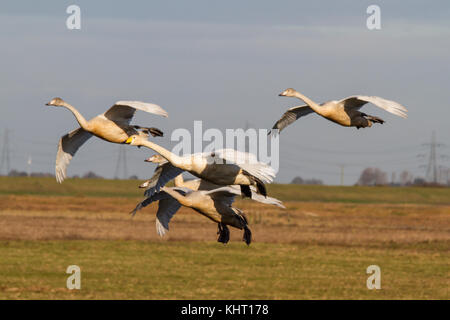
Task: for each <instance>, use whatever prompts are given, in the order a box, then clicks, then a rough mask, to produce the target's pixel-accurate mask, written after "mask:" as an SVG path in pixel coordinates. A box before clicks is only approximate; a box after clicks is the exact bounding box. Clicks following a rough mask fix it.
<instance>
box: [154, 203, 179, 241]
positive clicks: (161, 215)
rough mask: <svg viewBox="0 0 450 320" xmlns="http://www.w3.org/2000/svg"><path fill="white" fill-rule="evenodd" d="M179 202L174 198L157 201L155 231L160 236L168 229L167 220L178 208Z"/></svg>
mask: <svg viewBox="0 0 450 320" xmlns="http://www.w3.org/2000/svg"><path fill="white" fill-rule="evenodd" d="M180 207H181V204H180V203H179V202H178V201H177V200H175V199H174V198H172V197H171V198H170V199H164V200H161V201H159V205H158V211H157V212H156V221H155V223H156V233H157V234H158V235H159V236H160V237H162V236H163V235H165V234H166V231H169V222H170V220H171V219H172V217H173V216H174V215H175V213H177V211H178V209H180Z"/></svg>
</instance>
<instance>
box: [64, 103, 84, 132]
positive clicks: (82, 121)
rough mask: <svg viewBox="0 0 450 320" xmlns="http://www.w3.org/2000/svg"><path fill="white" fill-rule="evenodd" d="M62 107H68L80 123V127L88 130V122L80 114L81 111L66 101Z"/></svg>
mask: <svg viewBox="0 0 450 320" xmlns="http://www.w3.org/2000/svg"><path fill="white" fill-rule="evenodd" d="M62 106H63V107H65V108H66V109H69V110H70V111H71V112H72V113H73V115H74V116H75V118H76V119H77V121H78V123H79V124H80V127H82V128H83V129H84V130H86V131H89V125H88V122H87V121H86V119H85V118H84V117H83V116H82V115H81V113H79V112H78V110H77V109H75V107H73V106H71V105H70V104H68V103H67V102H65V103H64V104H63V105H62Z"/></svg>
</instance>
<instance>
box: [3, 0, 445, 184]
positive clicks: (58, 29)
mask: <svg viewBox="0 0 450 320" xmlns="http://www.w3.org/2000/svg"><path fill="white" fill-rule="evenodd" d="M72 4H75V5H78V6H79V7H80V9H81V30H69V29H67V27H66V19H67V18H68V17H69V14H67V13H66V8H67V7H68V6H69V5H72ZM372 4H376V5H378V6H379V7H380V9H381V29H380V30H369V29H368V28H367V26H366V20H367V18H368V17H369V14H367V13H366V9H367V7H368V6H369V5H372ZM449 16H450V3H449V2H448V1H433V2H429V1H408V2H403V1H339V2H338V1H314V2H311V1H265V0H263V1H206V0H205V1H170V2H168V1H131V2H123V1H120V2H119V1H95V2H94V1H39V2H37V1H20V2H18V1H2V2H1V3H0V43H1V50H0V57H1V59H0V66H1V76H0V152H2V150H4V137H5V129H8V137H9V139H8V147H9V151H10V152H9V153H10V159H11V169H17V170H23V171H27V170H28V167H27V161H28V159H29V157H31V158H32V164H31V168H30V169H31V171H34V172H54V165H55V157H56V151H57V143H58V140H59V138H60V137H61V136H62V135H64V134H66V133H67V132H69V131H71V130H72V129H74V128H76V127H77V123H76V121H75V118H74V117H73V115H72V114H71V113H70V112H69V111H68V110H65V109H63V108H53V107H48V106H45V103H46V102H48V101H49V100H51V98H53V97H57V96H58V97H62V98H63V99H64V100H66V101H67V102H69V103H70V104H72V105H73V106H75V107H76V108H77V109H78V110H79V111H80V112H81V113H82V114H83V115H84V116H85V117H86V118H91V117H94V116H96V115H97V114H101V113H103V112H104V111H106V110H107V109H108V108H109V107H110V106H112V105H113V104H114V102H116V101H118V100H141V101H146V102H152V103H156V104H158V105H160V106H162V107H163V108H164V109H165V110H167V111H168V112H169V118H161V117H158V116H155V115H151V114H147V113H145V112H137V113H136V115H135V118H134V120H133V123H135V124H139V125H143V126H154V127H158V128H160V129H161V130H163V131H164V132H165V136H164V137H163V138H158V139H155V140H154V141H155V142H157V143H159V144H161V145H162V146H164V147H166V148H169V149H171V148H172V147H173V146H174V145H175V142H173V141H170V137H171V133H172V132H173V130H175V129H177V128H186V129H188V130H190V131H192V130H193V123H194V121H196V120H202V121H203V128H204V130H206V129H207V128H218V129H220V130H223V131H225V129H228V128H231V129H233V128H245V127H246V125H249V126H250V127H254V128H264V129H266V128H270V127H272V125H273V123H274V122H275V121H276V120H277V119H279V117H280V116H281V115H282V114H283V113H284V111H286V110H287V109H288V108H289V107H292V106H295V105H299V104H302V102H300V101H298V100H296V99H293V98H286V97H279V96H278V94H279V93H280V92H281V91H283V90H284V89H286V88H289V87H293V88H295V89H296V90H298V91H299V92H302V93H303V94H305V95H306V96H308V97H310V98H311V99H312V100H314V101H316V102H325V101H328V100H339V99H342V98H344V97H347V96H350V95H355V94H362V95H376V96H381V97H383V98H386V99H390V100H394V101H397V102H399V103H401V104H403V105H404V106H406V107H407V109H408V119H402V118H399V117H396V116H395V115H392V114H389V113H387V112H385V111H384V110H382V109H379V108H377V107H375V106H373V105H367V106H365V107H364V108H363V109H362V110H363V111H364V112H366V113H369V114H372V115H375V116H379V117H381V118H382V119H384V120H386V123H385V124H383V125H375V126H373V127H372V128H368V129H361V130H357V129H355V128H346V127H341V126H338V125H336V124H334V123H332V122H329V121H326V120H324V119H323V118H321V117H319V116H317V115H310V116H308V117H305V118H302V119H300V120H298V121H297V122H296V123H294V124H293V125H291V126H290V127H288V128H287V129H285V131H283V132H282V133H281V136H280V170H279V172H278V173H277V177H276V179H275V181H276V182H280V183H288V182H290V181H291V180H292V179H293V178H294V177H295V176H301V177H302V178H308V179H309V178H318V179H321V180H323V181H324V182H325V183H327V184H340V181H341V180H340V179H341V166H344V184H346V185H351V184H354V183H355V182H356V181H357V179H358V177H359V175H360V173H361V171H362V170H363V169H364V168H366V167H378V168H380V169H382V170H383V171H385V172H387V173H388V175H389V177H390V178H391V175H392V173H394V174H395V175H396V179H398V176H399V174H400V172H401V171H403V170H409V171H410V172H411V173H413V174H414V176H416V177H417V176H424V175H425V168H424V165H426V164H427V160H428V159H427V157H428V154H429V146H427V145H425V144H426V143H429V142H430V140H431V135H432V132H433V131H435V133H436V138H437V141H438V142H441V144H442V145H441V146H439V148H438V164H439V165H441V166H442V167H447V168H448V167H450V163H449V160H448V158H445V157H444V156H445V155H447V156H448V155H450V150H449V148H450V144H449V137H450V126H449V124H448V118H449V117H450V108H449V107H450V105H449V104H450V103H449V102H450V90H449V88H450V87H449V85H450V20H449V19H448V17H449ZM119 148H120V147H119V146H118V145H116V144H111V143H107V142H105V141H102V140H100V139H98V138H95V137H94V138H92V139H90V140H89V141H88V142H87V143H86V144H85V145H83V146H82V148H80V150H79V151H78V152H77V154H76V156H75V157H74V159H72V162H71V164H70V165H69V167H68V175H69V176H72V175H75V174H77V175H82V174H84V173H85V172H87V171H94V172H96V173H98V174H100V175H102V176H104V177H108V178H112V177H114V175H115V172H116V166H117V161H118V156H119ZM152 154H153V152H152V151H151V150H147V149H137V148H135V147H128V146H127V148H126V157H127V174H128V175H132V174H136V175H137V176H138V177H139V178H141V179H143V178H148V177H149V176H150V175H151V174H152V171H153V169H154V165H151V164H148V163H144V162H143V160H144V159H145V158H146V157H148V156H150V155H152ZM420 155H422V156H420ZM0 161H1V154H0ZM5 170H6V165H5V164H3V167H0V173H1V174H4V173H5ZM121 174H123V172H122V173H121V172H119V176H120V175H121Z"/></svg>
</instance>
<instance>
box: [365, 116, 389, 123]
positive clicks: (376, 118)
mask: <svg viewBox="0 0 450 320" xmlns="http://www.w3.org/2000/svg"><path fill="white" fill-rule="evenodd" d="M366 119H367V120H369V121H371V122H374V123H380V124H383V123H384V122H385V121H384V120H383V119H381V118H378V117H375V116H366Z"/></svg>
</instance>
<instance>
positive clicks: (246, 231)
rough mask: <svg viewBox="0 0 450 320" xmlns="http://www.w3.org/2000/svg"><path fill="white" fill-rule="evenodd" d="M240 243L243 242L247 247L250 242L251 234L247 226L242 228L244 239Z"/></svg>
mask: <svg viewBox="0 0 450 320" xmlns="http://www.w3.org/2000/svg"><path fill="white" fill-rule="evenodd" d="M242 241H245V243H246V244H247V245H250V242H252V232H251V231H250V229H249V228H248V227H247V226H244V237H243V238H242Z"/></svg>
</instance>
